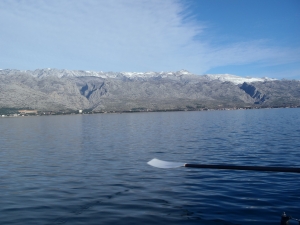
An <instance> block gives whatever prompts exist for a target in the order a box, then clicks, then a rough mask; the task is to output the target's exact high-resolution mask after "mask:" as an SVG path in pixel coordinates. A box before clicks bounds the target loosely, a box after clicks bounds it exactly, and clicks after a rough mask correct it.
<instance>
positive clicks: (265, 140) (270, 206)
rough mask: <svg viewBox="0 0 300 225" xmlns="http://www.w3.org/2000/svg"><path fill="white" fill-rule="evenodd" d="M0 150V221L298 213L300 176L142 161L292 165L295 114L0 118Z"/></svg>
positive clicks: (297, 147) (298, 115) (275, 220)
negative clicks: (157, 165)
mask: <svg viewBox="0 0 300 225" xmlns="http://www.w3.org/2000/svg"><path fill="white" fill-rule="evenodd" d="M0 148H1V150H0V224H31V225H32V224H72V225H76V224H131V225H132V224H156V225H159V224H204V225H206V224H207V225H211V224H264V225H266V224H279V222H280V217H281V213H282V212H284V211H285V212H286V213H287V214H288V215H291V216H293V217H296V218H299V217H300V174H297V173H294V174H292V173H272V172H254V171H226V170H209V169H189V168H177V169H158V168H154V167H151V166H149V165H147V164H146V162H147V161H149V160H150V159H152V158H154V157H156V158H159V159H162V160H167V161H175V162H188V163H206V164H222V163H228V164H235V165H259V166H291V167H292V166H294V167H300V109H272V110H270V109H269V110H241V111H208V112H167V113H134V114H98V115H74V116H71V115H70V116H49V117H26V118H24V117H23V118H0ZM290 224H297V223H296V222H291V223H290Z"/></svg>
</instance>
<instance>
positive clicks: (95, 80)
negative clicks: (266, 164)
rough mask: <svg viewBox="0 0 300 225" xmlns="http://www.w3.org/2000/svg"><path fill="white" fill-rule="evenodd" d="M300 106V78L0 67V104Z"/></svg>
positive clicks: (58, 107)
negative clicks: (2, 68)
mask: <svg viewBox="0 0 300 225" xmlns="http://www.w3.org/2000/svg"><path fill="white" fill-rule="evenodd" d="M299 105H300V82H299V81H295V80H293V81H288V80H275V79H270V78H244V77H238V76H233V75H229V74H225V75H202V76H199V75H194V74H191V73H189V72H188V71H185V70H181V71H178V72H148V73H130V72H126V73H114V72H92V71H69V70H56V69H42V70H35V71H19V70H0V108H31V109H36V110H40V111H62V110H78V109H89V110H93V111H143V110H200V109H205V108H237V107H257V106H258V107H284V106H299Z"/></svg>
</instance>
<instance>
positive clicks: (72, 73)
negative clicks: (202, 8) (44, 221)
mask: <svg viewBox="0 0 300 225" xmlns="http://www.w3.org/2000/svg"><path fill="white" fill-rule="evenodd" d="M22 72H23V73H26V74H30V75H32V76H33V77H37V78H44V77H48V76H56V77H59V78H62V77H99V78H103V79H113V78H128V79H150V78H158V77H159V78H169V79H182V78H187V79H192V80H207V81H213V80H218V81H221V82H231V83H233V84H236V85H238V84H243V83H244V82H247V83H252V82H264V81H274V80H276V79H273V78H268V77H263V78H254V77H240V76H236V75H232V74H206V75H195V74H193V73H190V72H189V71H187V70H180V71H177V72H164V71H162V72H153V71H150V72H103V71H99V72H96V71H84V70H65V69H63V70H59V69H50V68H47V69H37V70H34V71H31V70H25V71H20V70H1V71H0V73H2V74H3V73H6V74H14V73H22Z"/></svg>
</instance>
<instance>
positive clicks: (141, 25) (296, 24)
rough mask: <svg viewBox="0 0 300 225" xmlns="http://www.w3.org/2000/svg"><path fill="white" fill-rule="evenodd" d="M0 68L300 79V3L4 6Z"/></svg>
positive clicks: (160, 0) (0, 9)
mask: <svg viewBox="0 0 300 225" xmlns="http://www.w3.org/2000/svg"><path fill="white" fill-rule="evenodd" d="M0 34H1V35H0V51H1V53H2V54H1V55H0V68H1V69H20V70H34V69H42V68H57V69H69V70H93V71H115V72H124V71H131V72H146V71H158V72H160V71H177V70H180V69H186V70H188V71H190V72H192V73H195V74H199V75H202V74H223V73H228V74H234V75H239V76H252V77H264V76H267V77H272V78H279V79H281V78H286V79H300V38H299V37H300V1H299V0H251V1H246V0H193V1H192V0H182V1H180V0H110V1H107V0H84V1H83V0H82V1H80V0H51V1H48V0H39V1H36V0H1V1H0Z"/></svg>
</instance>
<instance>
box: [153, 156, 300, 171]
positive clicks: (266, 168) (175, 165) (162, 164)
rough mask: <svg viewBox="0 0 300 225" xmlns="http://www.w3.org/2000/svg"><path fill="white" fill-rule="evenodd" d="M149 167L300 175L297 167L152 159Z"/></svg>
mask: <svg viewBox="0 0 300 225" xmlns="http://www.w3.org/2000/svg"><path fill="white" fill-rule="evenodd" d="M148 164H149V165H151V166H154V167H158V168H166V169H168V168H178V167H192V168H206V169H224V170H255V171H267V172H289V173H300V168H297V167H296V168H295V167H269V166H233V165H210V164H189V163H180V162H166V161H162V160H159V159H152V160H150V161H149V162H148Z"/></svg>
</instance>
